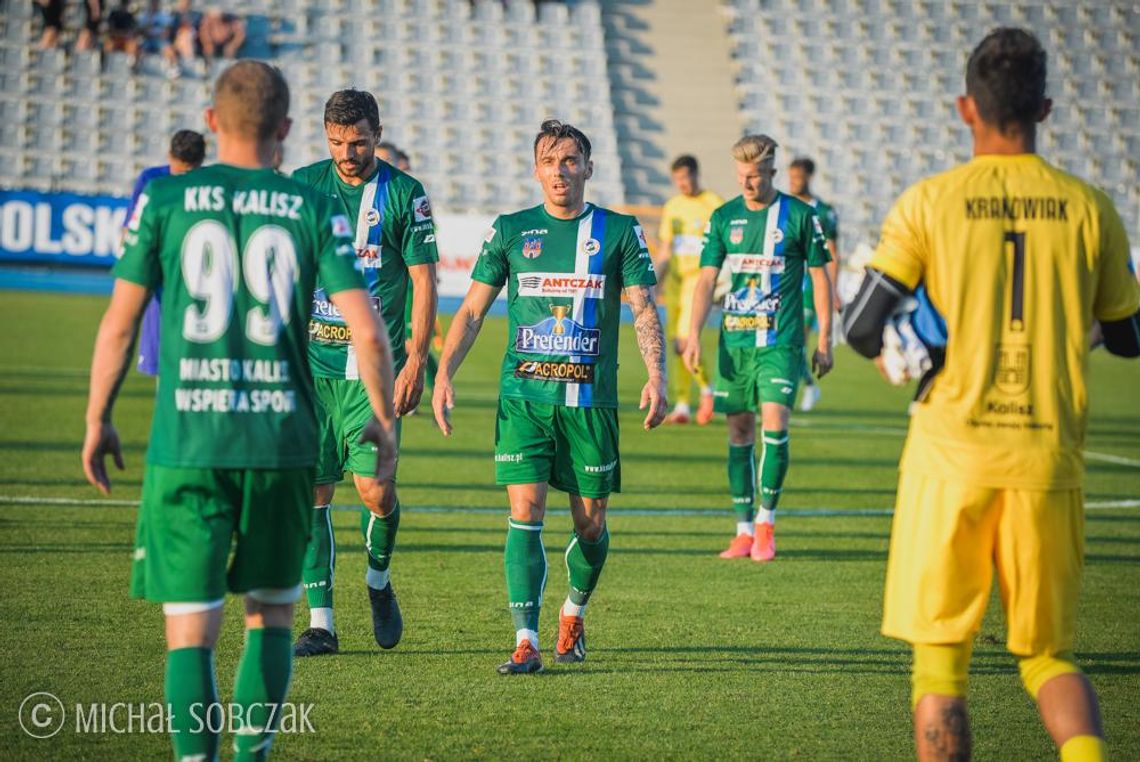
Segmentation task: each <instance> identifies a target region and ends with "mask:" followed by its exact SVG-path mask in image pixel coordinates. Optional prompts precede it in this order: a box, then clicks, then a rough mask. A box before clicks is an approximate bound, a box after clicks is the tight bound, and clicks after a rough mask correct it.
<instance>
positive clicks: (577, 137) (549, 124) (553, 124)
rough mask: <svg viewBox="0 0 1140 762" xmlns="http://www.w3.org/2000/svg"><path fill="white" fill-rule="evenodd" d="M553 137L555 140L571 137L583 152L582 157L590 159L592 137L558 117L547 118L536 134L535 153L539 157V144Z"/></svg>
mask: <svg viewBox="0 0 1140 762" xmlns="http://www.w3.org/2000/svg"><path fill="white" fill-rule="evenodd" d="M548 138H549V139H551V140H553V141H554V142H557V141H559V140H562V139H563V138H570V139H571V140H573V141H574V143H575V144H577V146H578V150H579V151H581V152H582V158H584V159H585V160H586V161H589V160H590V151H591V149H592V146H591V145H590V139H589V138H588V137H586V133H584V132H582V131H581V130H579V129H578V128H577V127H575V126H574V125H572V124H566V123H565V122H560V121H558V120H557V119H547V120H546V121H545V122H543V123H542V125H540V126H539V128H538V134H537V135H535V136H534V155H535V158H537V157H538V145H539V143H541V142H542V141H544V140H546V139H548Z"/></svg>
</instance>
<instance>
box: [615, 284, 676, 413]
mask: <svg viewBox="0 0 1140 762" xmlns="http://www.w3.org/2000/svg"><path fill="white" fill-rule="evenodd" d="M625 295H626V298H627V299H629V306H630V309H631V310H632V311H633V330H634V332H635V333H636V334H637V348H638V349H640V350H641V358H642V359H643V360H644V361H645V368H646V369H647V370H648V371H649V380H648V381H646V382H645V386H644V387H643V388H642V390H641V405H640V408H641V409H642V410H647V412H646V414H645V422H644V426H645V429H646V430H647V431H648V430H649V429H652V428H655V427H657V426H659V425H660V424H661V422H662V421H664V420H665V413H666V411H667V410H668V402H667V401H666V399H665V335H664V334H663V333H662V331H661V320H660V318H658V316H657V304H656V303H655V302H654V301H653V288H652V287H651V286H629V287H628V288H626V289H625Z"/></svg>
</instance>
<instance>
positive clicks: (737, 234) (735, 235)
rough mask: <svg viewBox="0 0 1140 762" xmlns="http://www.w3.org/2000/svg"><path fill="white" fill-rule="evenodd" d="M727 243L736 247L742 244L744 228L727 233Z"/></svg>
mask: <svg viewBox="0 0 1140 762" xmlns="http://www.w3.org/2000/svg"><path fill="white" fill-rule="evenodd" d="M728 242H729V243H731V244H733V245H738V244H741V243H743V242H744V228H733V229H732V230H730V231H728Z"/></svg>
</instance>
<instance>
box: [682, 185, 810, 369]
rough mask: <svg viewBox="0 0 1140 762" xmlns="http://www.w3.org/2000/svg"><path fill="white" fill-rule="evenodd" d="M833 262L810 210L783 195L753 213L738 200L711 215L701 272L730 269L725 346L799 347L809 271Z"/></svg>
mask: <svg viewBox="0 0 1140 762" xmlns="http://www.w3.org/2000/svg"><path fill="white" fill-rule="evenodd" d="M830 259H831V258H830V256H829V255H828V253H827V248H826V246H825V245H824V233H823V227H822V225H821V224H820V221H819V218H818V217H817V216H816V214H815V210H813V209H812V208H811V207H810V206H808V205H807V204H805V203H804V202H802V201H800V200H799V199H796V198H793V197H792V196H788V195H785V194H783V193H777V194H776V198H775V199H773V201H772V203H771V204H769V205H768V206H767V207H766V208H764V209H761V210H759V211H751V210H749V209H748V207H747V206H745V204H744V197H743V196H737V197H736V198H734V199H732V200H731V201H729V202H728V203H726V204H725V205H724V206H722V207H720V208H719V209H717V210H716V211H715V212H713V214H712V217H711V218H710V219H709V224H708V229H707V232H706V233H705V240H704V249H703V250H702V251H701V267H716V268H718V269H719V268H721V267H723V266H727V267H728V271H729V274H730V276H731V287H730V288H729V290H728V293H727V294H725V297H724V305H723V307H724V309H723V314H722V317H721V326H720V330H721V340H722V342H723V343H724V345H725V346H726V347H729V348H733V349H740V348H745V347H774V346H783V347H802V346H803V343H804V316H803V287H804V286H803V282H804V275H805V273H806V269H805V268H806V267H822V266H823V265H824V264H826V263H827V262H828V261H830Z"/></svg>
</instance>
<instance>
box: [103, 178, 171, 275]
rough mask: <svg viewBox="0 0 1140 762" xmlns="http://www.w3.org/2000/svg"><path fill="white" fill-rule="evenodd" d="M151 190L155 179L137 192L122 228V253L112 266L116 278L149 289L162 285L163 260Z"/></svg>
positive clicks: (156, 213) (158, 205)
mask: <svg viewBox="0 0 1140 762" xmlns="http://www.w3.org/2000/svg"><path fill="white" fill-rule="evenodd" d="M153 191H154V181H151V182H149V183H147V185H146V187H145V188H143V192H142V193H140V194H139V198H138V201H137V202H135V209H134V213H133V214H131V218H130V219H129V220H128V221H127V227H126V229H125V231H124V235H123V255H122V256H121V257H120V258H119V261H118V262H116V263H115V266H114V267H113V268H112V269H111V273H112V274H113V275H114V276H115V277H116V278H122V279H123V280H127V281H130V282H131V283H137V284H138V285H140V286H145V287H146V288H149V289H152V290H153V289H156V288H158V287H159V286H160V285H162V262H161V261H160V260H159V258H158V254H159V246H160V244H161V242H162V235H161V232H162V225H161V224H160V222H161V221H160V220H159V215H160V204H155V203H152V199H153Z"/></svg>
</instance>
